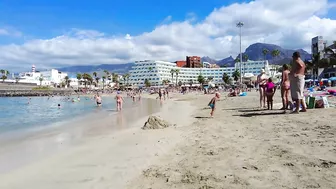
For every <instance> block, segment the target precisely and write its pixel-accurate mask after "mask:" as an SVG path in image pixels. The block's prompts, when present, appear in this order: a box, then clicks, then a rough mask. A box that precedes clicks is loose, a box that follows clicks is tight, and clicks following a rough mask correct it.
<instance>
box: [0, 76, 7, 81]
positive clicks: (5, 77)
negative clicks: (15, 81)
mask: <svg viewBox="0 0 336 189" xmlns="http://www.w3.org/2000/svg"><path fill="white" fill-rule="evenodd" d="M1 79H2V82H3V83H4V82H5V80H6V79H7V76H6V75H2V76H1Z"/></svg>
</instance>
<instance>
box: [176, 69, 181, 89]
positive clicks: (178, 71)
mask: <svg viewBox="0 0 336 189" xmlns="http://www.w3.org/2000/svg"><path fill="white" fill-rule="evenodd" d="M179 73H180V70H179V69H176V70H175V75H176V85H177V79H178V75H179Z"/></svg>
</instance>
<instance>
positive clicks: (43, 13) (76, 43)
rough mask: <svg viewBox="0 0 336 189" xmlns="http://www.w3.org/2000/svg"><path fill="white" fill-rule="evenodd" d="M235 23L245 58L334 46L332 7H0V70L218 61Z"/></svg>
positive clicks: (235, 44) (7, 0)
mask: <svg viewBox="0 0 336 189" xmlns="http://www.w3.org/2000/svg"><path fill="white" fill-rule="evenodd" d="M216 8H217V9H216ZM168 17H170V19H167V18H168ZM190 17H192V18H194V19H193V21H191V19H188V18H190ZM195 18H196V19H195ZM205 18H207V19H205ZM185 20H188V21H186V22H183V21H185ZM239 20H242V21H243V22H245V25H244V28H243V35H244V37H243V41H242V49H243V50H244V49H246V48H247V47H248V46H249V45H251V44H253V43H256V42H263V43H271V44H276V45H280V46H281V47H284V48H289V49H299V48H303V49H305V50H307V51H308V52H309V51H310V47H311V38H312V37H315V36H317V35H323V36H325V38H326V39H328V40H329V41H332V40H335V33H336V0H329V1H327V0H296V1H291V0H281V1H275V0H274V1H273V0H256V1H242V0H239V1H235V0H170V1H168V0H161V1H158V0H144V1H140V0H100V1H93V0H90V1H89V0H82V1H79V0H0V67H1V66H3V67H7V68H11V67H12V68H11V69H19V68H21V67H22V66H23V67H30V66H31V64H35V65H38V66H39V67H45V68H48V67H55V66H66V65H79V64H80V65H92V64H117V63H128V62H132V61H134V60H143V59H157V60H166V61H175V60H179V59H183V58H184V57H185V56H187V55H198V56H209V57H211V58H214V59H223V58H226V57H228V56H231V55H232V56H236V55H237V53H238V51H239V32H238V29H237V28H236V27H235V25H236V22H237V21H239ZM73 32H75V33H73ZM101 33H104V34H105V35H100V34H101ZM78 34H81V35H78ZM82 34H83V35H82ZM126 34H130V35H131V37H129V36H128V35H126ZM125 36H127V37H125Z"/></svg>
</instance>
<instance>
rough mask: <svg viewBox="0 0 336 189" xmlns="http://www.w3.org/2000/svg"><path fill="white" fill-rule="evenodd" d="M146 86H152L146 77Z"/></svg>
mask: <svg viewBox="0 0 336 189" xmlns="http://www.w3.org/2000/svg"><path fill="white" fill-rule="evenodd" d="M145 86H146V87H150V86H151V83H150V82H149V80H148V79H145Z"/></svg>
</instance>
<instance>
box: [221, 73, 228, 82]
mask: <svg viewBox="0 0 336 189" xmlns="http://www.w3.org/2000/svg"><path fill="white" fill-rule="evenodd" d="M229 79H230V77H229V75H228V74H227V73H223V76H222V80H223V81H224V83H226V84H228V83H229Z"/></svg>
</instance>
